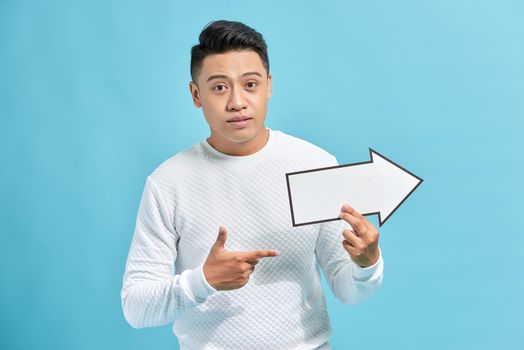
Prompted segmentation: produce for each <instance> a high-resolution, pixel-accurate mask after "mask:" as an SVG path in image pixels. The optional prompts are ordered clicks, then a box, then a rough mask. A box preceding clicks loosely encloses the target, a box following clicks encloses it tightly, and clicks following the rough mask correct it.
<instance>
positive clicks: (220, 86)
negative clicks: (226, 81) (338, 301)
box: [212, 84, 226, 92]
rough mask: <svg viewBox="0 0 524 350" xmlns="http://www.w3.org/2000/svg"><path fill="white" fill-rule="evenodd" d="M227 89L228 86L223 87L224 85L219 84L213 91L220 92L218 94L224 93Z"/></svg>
mask: <svg viewBox="0 0 524 350" xmlns="http://www.w3.org/2000/svg"><path fill="white" fill-rule="evenodd" d="M225 89H226V86H225V85H223V84H219V85H215V86H213V89H212V90H213V91H218V92H222V91H224V90H225Z"/></svg>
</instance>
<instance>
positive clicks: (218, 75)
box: [206, 72, 262, 82]
mask: <svg viewBox="0 0 524 350" xmlns="http://www.w3.org/2000/svg"><path fill="white" fill-rule="evenodd" d="M249 75H258V76H259V77H261V78H262V74H260V73H259V72H246V73H244V74H242V77H246V76H249ZM213 79H229V77H228V76H227V75H224V74H215V75H211V76H210V77H209V78H207V80H206V82H208V81H210V80H213Z"/></svg>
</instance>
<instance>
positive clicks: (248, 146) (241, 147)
mask: <svg viewBox="0 0 524 350" xmlns="http://www.w3.org/2000/svg"><path fill="white" fill-rule="evenodd" d="M268 140H269V130H268V129H266V127H265V126H264V127H263V128H262V129H261V130H260V132H259V133H258V134H257V135H255V137H253V138H252V139H250V140H247V141H244V142H232V141H229V140H227V139H224V138H221V139H219V138H217V137H214V134H213V133H211V136H210V137H208V138H207V142H208V143H209V144H210V145H211V146H212V147H213V148H214V149H216V150H217V151H219V152H220V153H224V154H227V155H230V156H238V157H241V156H248V155H250V154H253V153H256V152H258V151H260V150H261V149H262V148H264V146H265V145H266V143H267V141H268Z"/></svg>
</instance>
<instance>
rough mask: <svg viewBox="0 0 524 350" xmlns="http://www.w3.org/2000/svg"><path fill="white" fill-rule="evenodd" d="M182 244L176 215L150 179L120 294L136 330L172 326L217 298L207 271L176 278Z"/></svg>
mask: <svg viewBox="0 0 524 350" xmlns="http://www.w3.org/2000/svg"><path fill="white" fill-rule="evenodd" d="M177 242H178V235H177V233H176V231H175V229H174V225H173V211H172V210H169V209H168V206H167V205H166V201H165V200H164V199H163V198H162V197H161V193H160V191H159V188H158V186H157V185H156V184H155V183H154V182H153V179H152V178H151V177H148V178H147V181H146V184H145V188H144V192H143V194H142V198H141V200H140V207H139V210H138V215H137V220H136V226H135V231H134V235H133V239H132V242H131V247H130V250H129V254H128V257H127V262H126V267H125V272H124V278H123V287H122V290H121V302H122V309H123V311H124V316H125V318H126V320H127V322H128V323H129V324H130V325H131V326H132V327H133V328H143V327H153V326H160V325H164V324H167V323H171V322H173V321H174V319H175V317H176V316H177V314H178V313H181V312H183V311H185V310H187V309H190V308H193V307H195V306H197V305H198V304H200V303H203V302H204V301H205V300H206V299H207V298H208V297H209V296H210V295H211V294H213V293H214V292H216V290H215V289H214V288H213V287H212V286H210V285H209V284H208V283H207V281H206V279H205V277H204V273H203V265H200V266H198V267H196V268H195V269H193V270H185V271H182V272H181V273H180V274H174V271H173V266H174V262H175V260H176V257H177Z"/></svg>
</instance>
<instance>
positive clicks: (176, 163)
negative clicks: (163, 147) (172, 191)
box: [149, 142, 202, 182]
mask: <svg viewBox="0 0 524 350" xmlns="http://www.w3.org/2000/svg"><path fill="white" fill-rule="evenodd" d="M201 157H202V149H201V142H198V143H195V144H193V145H192V146H190V147H188V148H186V149H183V150H181V151H179V152H177V153H175V154H173V155H172V156H171V157H169V158H167V159H165V160H164V161H162V162H161V163H160V164H159V165H158V166H157V167H156V168H155V169H154V170H153V171H152V172H151V174H150V175H149V177H151V178H152V179H153V180H155V181H156V182H163V181H165V180H169V181H170V182H171V181H172V180H173V178H174V177H175V176H182V175H183V174H185V173H186V172H187V171H188V170H189V169H192V168H194V167H195V165H196V164H197V163H198V162H199V160H200V159H201Z"/></svg>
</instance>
